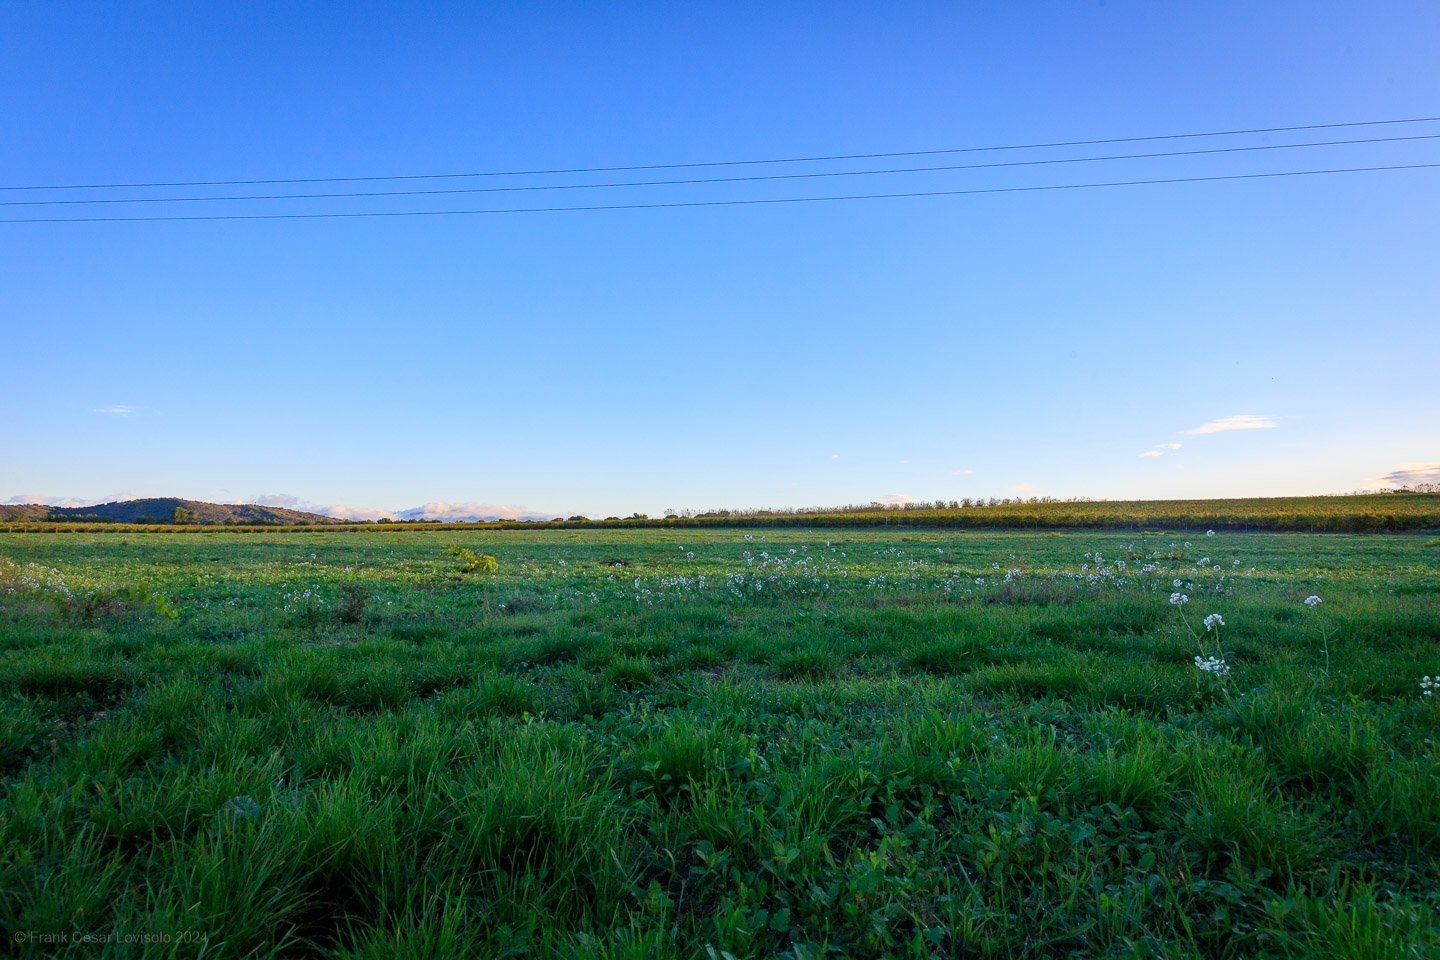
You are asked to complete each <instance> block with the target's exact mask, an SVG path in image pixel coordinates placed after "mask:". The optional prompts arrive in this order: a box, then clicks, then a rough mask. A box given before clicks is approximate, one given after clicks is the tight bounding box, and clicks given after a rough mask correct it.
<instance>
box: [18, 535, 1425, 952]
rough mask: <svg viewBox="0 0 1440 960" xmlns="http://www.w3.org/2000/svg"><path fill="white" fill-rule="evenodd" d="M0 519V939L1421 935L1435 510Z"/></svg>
mask: <svg viewBox="0 0 1440 960" xmlns="http://www.w3.org/2000/svg"><path fill="white" fill-rule="evenodd" d="M452 544H454V545H455V546H456V547H458V548H463V549H468V550H470V551H472V553H473V554H474V555H475V558H479V557H480V556H481V555H493V556H494V557H495V558H496V560H497V561H498V570H496V571H495V572H493V573H485V572H480V569H483V564H480V565H479V566H478V567H477V569H476V570H472V571H470V572H466V571H465V569H464V568H465V567H467V566H477V565H476V564H475V563H472V562H471V559H472V558H467V557H466V556H464V555H463V553H462V552H461V551H460V550H455V551H450V552H447V547H450V546H451V545H452ZM457 554H458V555H457ZM0 557H3V558H5V559H3V560H0V606H3V610H0V696H3V711H0V765H3V766H0V917H3V929H0V934H3V936H4V942H5V944H6V947H5V949H7V950H11V951H13V952H15V953H17V954H19V955H26V956H55V955H59V956H87V957H88V956H93V955H96V954H104V955H115V956H141V955H144V956H172V955H173V956H207V957H241V956H246V957H251V956H253V957H267V956H287V957H288V956H327V957H328V956H337V957H340V956H343V957H375V958H381V957H435V958H441V957H452V956H465V955H472V956H477V957H501V956H524V957H616V958H619V957H633V958H640V957H655V958H669V957H677V958H680V957H683V958H705V960H712V958H713V960H720V958H725V957H731V956H733V957H736V958H743V957H786V958H794V960H802V958H820V957H890V958H900V957H969V956H985V957H1035V958H1039V957H1167V958H1168V957H1178V958H1187V957H1236V958H1251V957H1287V958H1298V957H1337V958H1339V957H1344V958H1382V957H1395V958H1399V957H1434V956H1437V955H1440V925H1437V920H1436V917H1437V915H1440V754H1437V751H1436V748H1435V743H1434V741H1435V740H1436V739H1437V737H1440V694H1437V695H1435V696H1426V695H1425V693H1424V691H1423V690H1422V678H1424V677H1426V676H1429V677H1440V645H1437V641H1440V604H1437V600H1440V540H1437V539H1435V538H1434V537H1433V535H1426V534H1419V535H1378V534H1372V535H1345V534H1309V535H1307V534H1276V533H1268V534H1242V533H1233V532H1227V531H1223V530H1221V531H1218V532H1216V533H1215V535H1213V536H1206V535H1205V534H1203V533H1201V534H1198V535H1197V534H1185V535H1166V534H1165V532H1164V529H1163V528H1155V529H1154V532H1152V533H1148V534H1123V535H1122V534H1115V533H1101V532H1081V531H1070V532H1065V533H1049V534H1046V533H1000V532H993V533H992V532H958V531H946V532H934V531H929V532H925V531H918V530H917V531H913V532H911V531H906V532H904V533H899V532H897V531H893V530H891V531H888V532H887V531H885V530H865V531H857V530H817V531H816V532H814V533H811V532H808V531H806V530H798V529H797V530H778V531H777V530H775V529H773V528H766V529H758V528H757V529H754V530H708V529H706V530H665V529H644V530H582V531H573V532H572V531H567V530H564V529H558V530H525V531H513V532H510V531H493V532H481V533H458V534H457V533H451V532H442V533H431V532H423V531H415V530H411V531H406V532H404V533H386V532H379V531H367V532H346V533H319V532H306V533H293V534H292V533H257V534H249V535H245V536H236V535H234V534H220V533H210V534H194V533H191V534H180V533H150V534H144V535H133V536H131V535H117V534H115V533H107V534H103V535H96V534H84V533H75V534H65V535H58V536H57V535H42V534H3V535H0ZM1181 597H1184V598H1186V600H1185V601H1184V602H1181ZM1309 597H1319V598H1320V602H1318V603H1311V604H1307V603H1306V599H1307V598H1309ZM1217 614H1218V615H1219V616H1220V618H1222V619H1223V625H1222V624H1220V623H1218V622H1217V621H1216V620H1214V619H1211V620H1210V622H1209V625H1208V627H1207V624H1206V618H1207V617H1209V616H1211V615H1217ZM1197 659H1198V661H1199V662H1200V663H1201V664H1203V666H1204V667H1206V668H1207V669H1201V668H1200V667H1199V666H1197Z"/></svg>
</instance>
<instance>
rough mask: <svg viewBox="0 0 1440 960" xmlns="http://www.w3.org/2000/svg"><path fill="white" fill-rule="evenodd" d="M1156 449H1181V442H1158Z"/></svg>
mask: <svg viewBox="0 0 1440 960" xmlns="http://www.w3.org/2000/svg"><path fill="white" fill-rule="evenodd" d="M1155 449H1156V450H1179V449H1180V444H1178V443H1157V444H1155Z"/></svg>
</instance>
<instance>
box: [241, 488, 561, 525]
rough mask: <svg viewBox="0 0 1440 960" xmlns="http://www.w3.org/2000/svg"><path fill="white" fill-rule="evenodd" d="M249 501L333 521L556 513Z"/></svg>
mask: <svg viewBox="0 0 1440 960" xmlns="http://www.w3.org/2000/svg"><path fill="white" fill-rule="evenodd" d="M251 502H252V503H256V504H258V505H260V506H262V507H282V508H284V509H286V510H304V511H305V512H306V513H318V514H320V515H321V516H324V517H334V518H335V519H336V520H445V521H449V522H451V523H473V522H475V521H477V520H549V519H551V518H553V517H556V516H559V514H555V513H537V512H535V511H534V510H531V509H529V508H528V507H522V506H518V505H513V504H492V503H473V502H466V503H445V502H444V501H432V502H430V503H427V504H425V505H423V506H419V507H410V508H408V509H404V510H372V509H370V508H369V507H351V506H346V505H344V504H331V505H322V504H315V503H309V502H308V501H305V500H301V499H300V498H299V497H296V496H292V495H290V494H288V493H266V494H261V495H260V496H258V497H256V498H255V499H254V500H253V501H251Z"/></svg>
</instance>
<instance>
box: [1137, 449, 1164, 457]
mask: <svg viewBox="0 0 1440 960" xmlns="http://www.w3.org/2000/svg"><path fill="white" fill-rule="evenodd" d="M1140 456H1142V457H1158V456H1160V451H1159V450H1146V451H1145V452H1144V453H1142V454H1140Z"/></svg>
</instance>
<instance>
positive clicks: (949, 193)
mask: <svg viewBox="0 0 1440 960" xmlns="http://www.w3.org/2000/svg"><path fill="white" fill-rule="evenodd" d="M1437 167H1440V163H1408V164H1399V165H1395V166H1384V167H1340V168H1334V169H1327V170H1286V171H1280V172H1277V173H1234V174H1225V175H1221V176H1212V177H1173V178H1169V179H1164V180H1109V181H1104V182H1101V183H1059V184H1044V185H1039V186H1029V187H986V188H980V189H972V190H926V191H921V192H916V193H870V194H852V195H847V196H839V197H775V198H767V199H757V200H692V201H676V202H669V203H617V204H604V205H595V206H574V207H511V208H491V209H485V210H396V211H385V212H366V213H251V214H211V215H196V216H176V217H36V218H29V219H17V220H0V223H158V222H162V221H164V222H174V221H191V220H340V219H345V220H349V219H356V218H361V217H458V216H480V215H485V214H502V213H505V214H509V213H575V212H580V211H592V210H662V209H675V208H681V207H738V206H757V205H760V204H779V203H828V202H831V201H837V200H898V199H905V198H911V197H960V196H975V195H978V194H992V193H1036V192H1041V191H1051V190H1085V189H1090V188H1095V187H1139V186H1153V185H1159V184H1172V183H1213V182H1216V181H1221V180H1262V179H1273V178H1278V177H1312V176H1322V175H1326V174H1337V173H1375V172H1380V171H1386V170H1430V169H1434V168H1437Z"/></svg>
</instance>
